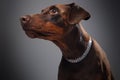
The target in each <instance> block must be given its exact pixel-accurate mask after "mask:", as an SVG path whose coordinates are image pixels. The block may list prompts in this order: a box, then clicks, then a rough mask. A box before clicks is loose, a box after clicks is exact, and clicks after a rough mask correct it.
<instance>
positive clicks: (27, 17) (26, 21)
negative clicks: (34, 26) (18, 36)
mask: <svg viewBox="0 0 120 80" xmlns="http://www.w3.org/2000/svg"><path fill="white" fill-rule="evenodd" d="M20 20H21V22H22V23H24V24H26V23H28V22H29V21H30V16H29V15H26V16H22V17H21V18H20Z"/></svg>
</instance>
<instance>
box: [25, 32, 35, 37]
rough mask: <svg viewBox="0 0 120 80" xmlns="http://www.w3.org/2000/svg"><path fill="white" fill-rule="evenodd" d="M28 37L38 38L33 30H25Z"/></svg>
mask: <svg viewBox="0 0 120 80" xmlns="http://www.w3.org/2000/svg"><path fill="white" fill-rule="evenodd" d="M25 33H26V34H27V36H28V37H30V38H37V34H36V33H34V32H33V31H25Z"/></svg>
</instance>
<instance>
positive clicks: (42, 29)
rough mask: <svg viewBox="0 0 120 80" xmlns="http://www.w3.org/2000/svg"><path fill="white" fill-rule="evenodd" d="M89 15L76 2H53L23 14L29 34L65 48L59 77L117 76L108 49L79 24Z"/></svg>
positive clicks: (102, 79) (93, 79) (106, 79)
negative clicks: (39, 9)
mask: <svg viewBox="0 0 120 80" xmlns="http://www.w3.org/2000/svg"><path fill="white" fill-rule="evenodd" d="M89 18H90V14H89V13H88V12H87V11H86V10H84V9H83V8H81V7H79V6H78V5H76V4H75V3H71V4H57V5H52V6H50V7H47V8H46V9H43V10H42V11H41V13H38V14H34V15H26V16H23V17H21V19H20V20H21V25H22V27H23V29H24V31H25V33H26V34H27V35H28V36H29V37H31V38H40V39H45V40H50V41H52V42H53V43H55V44H56V45H57V46H58V47H59V48H60V50H61V51H62V55H63V56H62V59H61V63H60V66H59V73H58V80H114V79H113V76H112V73H111V69H110V65H109V62H108V59H107V57H106V55H105V52H104V51H103V50H102V48H101V47H100V46H99V44H98V43H97V42H96V40H94V39H93V38H91V37H90V35H89V34H88V33H87V32H86V31H85V30H84V28H83V27H82V25H81V24H79V23H80V21H81V20H88V19H89Z"/></svg>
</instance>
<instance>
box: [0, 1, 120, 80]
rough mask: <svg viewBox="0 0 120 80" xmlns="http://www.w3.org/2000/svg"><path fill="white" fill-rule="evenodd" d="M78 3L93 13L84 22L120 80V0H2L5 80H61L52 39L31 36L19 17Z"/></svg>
mask: <svg viewBox="0 0 120 80" xmlns="http://www.w3.org/2000/svg"><path fill="white" fill-rule="evenodd" d="M71 2H76V3H77V4H79V5H80V6H81V7H83V8H84V9H86V10H87V11H88V12H90V14H91V16H92V17H91V19H90V20H88V21H82V24H83V25H84V28H85V29H86V31H87V32H88V33H89V34H90V35H91V36H92V37H94V38H95V39H96V40H97V41H98V42H99V44H100V45H101V47H102V48H103V49H104V50H105V52H106V54H107V56H108V59H109V61H110V64H111V68H112V71H113V74H114V76H115V78H116V80H120V70H119V68H120V62H119V61H120V53H119V51H120V42H119V41H120V35H119V34H120V22H119V20H120V19H119V17H120V8H119V7H120V2H119V1H118V0H114V1H110V0H2V1H0V30H1V31H0V45H2V46H0V51H1V52H0V53H2V56H1V59H2V66H1V65H0V66H1V72H2V74H3V75H2V76H3V79H1V80H57V71H58V65H59V62H60V59H61V56H62V54H61V52H60V50H59V48H58V47H57V46H56V45H54V44H53V43H52V42H49V41H46V40H42V39H30V38H28V37H27V36H26V34H25V33H24V31H23V30H22V28H21V25H20V22H19V17H20V16H22V15H26V14H33V13H39V12H40V10H41V9H43V8H45V7H47V6H49V5H52V4H56V3H57V4H58V3H62V4H63V3H71Z"/></svg>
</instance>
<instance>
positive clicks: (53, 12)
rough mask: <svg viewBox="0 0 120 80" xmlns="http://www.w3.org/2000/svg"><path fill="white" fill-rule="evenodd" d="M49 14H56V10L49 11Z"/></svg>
mask: <svg viewBox="0 0 120 80" xmlns="http://www.w3.org/2000/svg"><path fill="white" fill-rule="evenodd" d="M49 14H51V15H54V14H58V10H57V9H51V10H50V11H49Z"/></svg>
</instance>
